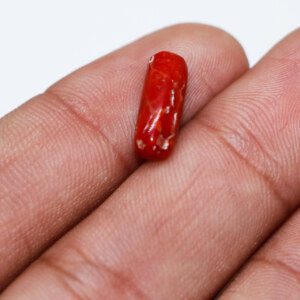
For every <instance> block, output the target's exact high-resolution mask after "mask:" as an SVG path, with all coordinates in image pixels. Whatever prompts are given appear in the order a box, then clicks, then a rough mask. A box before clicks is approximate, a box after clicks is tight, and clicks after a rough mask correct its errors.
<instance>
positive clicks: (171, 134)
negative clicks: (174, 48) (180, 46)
mask: <svg viewBox="0 0 300 300" xmlns="http://www.w3.org/2000/svg"><path fill="white" fill-rule="evenodd" d="M187 75H188V72H187V66H186V63H185V60H184V59H183V58H182V57H181V56H179V55H177V54H174V53H171V52H167V51H162V52H159V53H157V54H155V55H153V56H152V57H151V58H150V60H149V67H148V71H147V75H146V79H145V83H144V90H143V95H142V100H141V105H140V111H139V116H138V120H137V126H136V134H135V148H136V152H137V154H138V155H139V156H140V157H142V158H144V159H149V160H159V159H164V158H167V157H168V156H169V155H170V154H171V151H172V149H173V147H174V144H175V140H176V136H177V133H178V128H179V123H180V119H181V115H182V108H183V102H184V96H185V90H186V84H187Z"/></svg>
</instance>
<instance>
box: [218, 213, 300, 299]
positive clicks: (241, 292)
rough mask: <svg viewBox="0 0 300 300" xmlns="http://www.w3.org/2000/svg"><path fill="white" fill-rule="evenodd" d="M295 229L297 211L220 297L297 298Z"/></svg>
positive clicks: (299, 240) (299, 255)
mask: <svg viewBox="0 0 300 300" xmlns="http://www.w3.org/2000/svg"><path fill="white" fill-rule="evenodd" d="M299 230H300V211H297V213H295V215H294V216H293V217H292V218H291V219H289V221H288V222H286V224H284V226H283V227H282V228H281V229H280V230H279V232H277V233H276V235H275V236H273V237H272V238H271V239H270V240H269V241H268V242H267V244H266V245H265V246H264V247H263V249H261V250H260V251H259V252H258V253H257V254H256V255H255V256H254V257H253V258H252V259H251V260H250V262H249V263H248V264H247V266H246V267H245V268H244V269H243V271H242V272H241V273H240V274H239V275H238V276H237V278H236V279H235V280H234V281H233V282H232V283H231V284H230V285H229V286H228V287H227V288H226V289H225V290H224V293H223V294H222V295H221V296H220V299H222V300H225V299H231V300H234V299H244V300H247V299H257V300H260V299H291V300H292V299H295V300H296V299H299V295H300V276H299V271H300V251H299V249H300V235H299Z"/></svg>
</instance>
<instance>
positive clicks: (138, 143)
mask: <svg viewBox="0 0 300 300" xmlns="http://www.w3.org/2000/svg"><path fill="white" fill-rule="evenodd" d="M136 145H137V147H138V148H139V149H140V150H144V149H145V147H146V145H145V144H144V142H143V141H142V140H136Z"/></svg>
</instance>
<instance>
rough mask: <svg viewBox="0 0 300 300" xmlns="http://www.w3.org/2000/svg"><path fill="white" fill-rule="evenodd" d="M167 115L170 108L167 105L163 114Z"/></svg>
mask: <svg viewBox="0 0 300 300" xmlns="http://www.w3.org/2000/svg"><path fill="white" fill-rule="evenodd" d="M168 113H170V106H169V105H168V106H166V108H165V114H168Z"/></svg>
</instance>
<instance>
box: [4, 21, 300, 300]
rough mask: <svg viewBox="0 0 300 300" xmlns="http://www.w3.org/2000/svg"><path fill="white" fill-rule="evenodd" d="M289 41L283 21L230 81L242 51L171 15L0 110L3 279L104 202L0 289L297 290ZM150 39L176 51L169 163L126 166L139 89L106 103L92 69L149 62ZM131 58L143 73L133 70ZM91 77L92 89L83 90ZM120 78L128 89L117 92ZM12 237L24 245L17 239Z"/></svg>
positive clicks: (249, 294)
mask: <svg viewBox="0 0 300 300" xmlns="http://www.w3.org/2000/svg"><path fill="white" fill-rule="evenodd" d="M175 32H176V34H172V33H175ZM170 36H172V37H173V38H172V39H171V40H170V39H166V37H170ZM214 36H215V37H214ZM166 40H167V41H166ZM299 40H300V31H296V32H294V33H292V34H291V35H290V36H288V37H287V38H285V39H284V40H283V41H282V42H280V43H279V44H278V45H277V46H275V47H274V49H272V50H271V51H270V52H269V53H268V54H267V55H266V56H265V57H264V58H263V59H262V60H261V61H260V62H259V63H258V64H257V65H256V66H255V67H254V68H253V69H251V70H250V71H248V72H247V73H246V74H244V75H243V76H242V77H241V78H240V79H238V77H240V76H241V75H242V74H243V73H244V72H245V71H246V68H247V63H246V60H245V57H244V54H243V52H242V50H241V48H240V47H239V46H238V44H237V43H236V42H235V41H234V40H233V39H232V38H230V37H229V36H228V35H226V34H224V33H223V32H221V31H219V30H216V29H213V28H210V27H205V26H204V27H203V26H199V25H180V26H177V27H171V28H168V29H165V30H163V31H160V32H158V33H155V34H154V35H151V36H149V37H146V38H144V39H142V40H140V41H138V42H136V43H135V44H132V45H130V46H128V47H127V48H124V49H122V50H119V51H118V52H115V53H114V54H111V55H110V56H107V57H104V58H102V60H100V62H96V63H94V64H92V65H90V66H88V67H85V68H83V69H81V70H79V71H78V72H77V73H75V74H73V75H71V76H70V77H67V78H66V79H64V80H63V81H61V82H60V83H58V84H56V85H55V86H54V87H52V88H51V89H50V92H47V94H46V96H45V95H43V96H40V97H39V98H38V99H36V100H33V101H31V103H29V104H27V105H25V106H23V107H21V108H20V109H19V110H17V111H16V112H14V113H12V114H11V115H8V116H7V117H6V118H4V119H3V120H2V121H1V122H2V123H1V124H0V133H1V134H2V132H3V134H4V139H3V140H1V147H0V149H3V150H1V151H2V152H1V156H0V157H4V160H3V161H4V163H3V165H1V166H3V168H1V173H0V174H1V175H0V176H2V177H1V180H0V184H3V186H1V189H0V191H1V192H0V193H3V195H2V194H1V197H0V199H1V202H0V203H1V205H2V207H1V210H0V211H1V220H4V221H6V220H8V221H10V222H3V224H5V226H6V227H5V228H6V229H5V230H3V229H2V228H3V226H0V228H1V229H2V230H3V233H1V235H0V238H1V239H2V242H1V243H0V245H2V244H3V243H4V242H5V245H6V247H2V248H0V249H1V252H0V259H2V261H1V266H2V265H3V266H4V269H2V270H1V272H2V275H1V276H2V277H1V280H2V281H1V282H3V286H4V285H5V284H6V283H7V282H8V281H9V280H11V279H12V278H13V277H14V276H15V274H17V273H18V271H19V270H20V269H21V268H22V267H24V266H25V265H26V263H28V262H29V261H30V260H32V259H33V258H34V257H35V256H36V255H37V254H38V253H40V252H41V251H42V250H43V249H45V248H46V247H47V245H49V243H50V242H51V241H53V240H54V239H56V238H57V237H58V236H60V235H62V233H63V232H65V231H66V230H67V229H69V228H70V227H71V225H72V224H74V223H75V222H76V221H78V220H79V219H80V218H82V217H83V216H84V215H85V214H86V213H87V211H90V210H91V209H92V208H93V207H95V206H96V205H98V204H99V203H100V202H103V201H104V199H105V202H103V204H102V205H100V206H99V207H98V208H97V209H95V211H94V212H93V213H92V214H91V215H89V216H88V217H86V218H85V220H83V221H82V222H81V223H80V224H79V225H78V226H76V227H75V228H73V229H72V230H70V231H69V232H68V233H67V234H66V235H65V236H64V237H62V238H61V239H60V241H58V242H57V243H56V244H55V245H53V246H52V247H50V248H49V250H47V251H46V252H45V253H44V254H43V255H42V256H41V257H40V258H38V259H37V260H36V261H35V263H33V264H32V265H31V266H30V267H29V268H28V269H27V270H26V271H25V272H24V273H23V274H21V275H20V276H19V277H18V278H17V279H15V280H14V282H13V283H12V284H11V285H10V286H9V287H8V288H7V289H6V290H5V291H4V293H3V295H2V298H1V300H2V299H5V300H6V299H14V300H16V299H17V300H18V299H31V300H35V299H45V300H47V299H56V298H57V299H67V300H68V299H209V298H211V297H213V296H215V295H217V294H218V293H219V294H218V297H221V298H222V297H224V298H225V299H244V298H245V299H266V298H267V299H268V297H269V298H270V299H287V298H288V299H296V295H298V292H299V276H298V271H299V259H298V256H299V255H298V252H299V251H297V249H299V247H300V245H299V243H300V241H299V238H298V235H297V232H299V230H297V228H298V227H299V224H300V223H299V214H298V213H297V212H296V213H295V214H294V215H293V218H292V219H291V220H289V221H287V219H288V217H289V216H290V215H291V214H292V212H294V211H296V210H297V207H298V204H299V198H300V197H299V196H300V195H299V193H300V190H299V186H300V175H299V171H298V170H299V167H300V151H299V150H300V139H299V137H300V136H299V129H300V101H299V95H300V87H299V81H300V68H299V59H300V56H299V53H300V44H299ZM159 42H160V43H166V42H167V43H170V44H169V46H168V47H167V48H168V50H170V51H174V52H176V53H179V54H181V55H183V56H184V57H186V58H187V64H188V66H189V70H190V81H189V86H188V91H187V97H186V101H187V102H186V106H185V109H184V114H183V122H184V124H183V126H182V129H181V131H180V134H179V137H178V141H177V142H178V144H177V147H176V148H175V149H174V153H173V154H172V156H171V157H170V158H169V159H168V160H166V161H162V162H157V163H144V164H143V165H140V166H139V167H138V165H139V162H138V161H137V160H136V159H135V157H134V154H133V152H132V150H130V149H132V146H133V145H130V143H128V141H132V136H133V134H134V121H135V118H136V115H137V111H135V112H133V111H132V107H135V105H134V103H138V101H139V97H138V96H137V97H136V99H135V98H134V97H133V96H134V95H133V94H131V93H136V94H137V95H138V94H139V92H140V91H136V90H138V85H139V84H140V81H139V80H136V81H134V80H128V82H129V83H130V84H132V86H131V85H130V86H128V82H127V84H126V85H124V88H123V89H122V88H120V92H122V93H120V95H119V97H116V98H113V99H116V101H120V103H119V105H116V107H117V108H115V103H113V105H114V110H112V107H111V105H112V103H111V100H112V99H111V98H109V97H108V96H107V93H106V92H105V91H107V90H106V89H105V86H106V87H107V86H111V85H112V84H111V85H109V84H107V83H106V84H104V87H103V88H102V89H100V88H99V86H98V85H99V78H102V77H101V76H100V75H101V74H102V72H103V73H104V74H105V76H104V77H105V78H106V79H105V80H108V79H107V78H111V77H112V79H111V80H116V79H115V78H116V76H111V77H109V76H108V74H107V73H108V72H109V71H110V70H112V71H111V72H112V73H113V74H115V73H116V70H123V72H126V66H127V64H126V63H125V66H123V68H121V67H120V66H122V64H120V62H118V60H117V58H118V57H119V59H121V60H122V61H123V60H125V62H127V63H128V64H129V65H130V68H131V69H132V64H133V63H134V61H136V60H135V59H133V57H136V56H137V54H138V53H142V57H141V58H142V59H143V60H145V59H147V57H149V56H150V55H149V53H148V52H147V51H149V48H151V47H152V49H151V52H155V50H159V49H155V50H153V46H151V47H150V45H156V46H157V47H158V48H161V49H162V48H164V49H165V48H166V46H164V47H162V46H163V45H158V43H159ZM218 43H219V44H218ZM187 44H188V45H189V46H187ZM217 44H218V45H217ZM177 47H178V48H177ZM180 47H184V48H180ZM198 47H199V48H198ZM203 47H204V48H203ZM206 47H209V50H207V48H206ZM201 49H202V52H201ZM203 49H206V50H205V51H204V50H203ZM141 50H144V51H141ZM120 51H121V54H120ZM122 51H123V52H122ZM184 51H187V52H186V53H183V52H184ZM188 51H191V52H188ZM199 51H200V52H199ZM220 51H221V52H220ZM180 52H182V53H180ZM188 53H189V55H188ZM201 53H202V55H201ZM151 54H152V53H151ZM213 54H214V55H215V56H213V57H212V56H211V55H213ZM140 55H141V54H140ZM124 57H126V59H125V58H124ZM130 58H131V59H130ZM204 58H205V59H204ZM208 61H209V63H208ZM138 62H139V61H138ZM137 65H138V66H137V70H140V71H139V72H138V71H137V74H136V77H137V78H139V76H140V77H142V74H143V72H144V71H145V70H142V68H141V66H140V64H139V63H137ZM141 65H142V66H144V64H141ZM114 66H115V68H116V69H114V68H113V67H114ZM209 66H210V67H209ZM139 68H140V69H139ZM203 68H207V69H205V71H204V72H203V70H204V69H203ZM103 70H104V71H103ZM105 70H107V71H106V72H105ZM201 70H202V71H201ZM94 72H95V73H94ZM99 72H100V73H99ZM133 73H134V72H133ZM138 74H139V76H138ZM204 74H205V76H208V77H204ZM104 77H103V78H104ZM121 78H123V77H122V76H121V75H120V77H119V80H121ZM208 78H209V79H208ZM90 80H94V81H93V82H94V84H95V83H97V85H95V86H97V87H98V88H99V90H98V89H96V91H98V93H97V92H96V91H94V92H91V90H92V89H91V86H92V85H91V83H90ZM234 80H236V81H235V82H234V83H232V81H234ZM87 82H89V83H87ZM100 82H101V80H100ZM230 83H232V84H231V85H230V86H228V85H229V84H230ZM120 86H122V84H120V82H118V80H116V82H115V87H120ZM226 86H228V87H227V88H226V89H225V90H224V88H225V87H226ZM126 88H128V93H129V94H128V95H129V96H130V97H128V99H127V98H126V99H127V101H124V98H123V101H121V100H120V99H119V98H120V97H121V96H122V97H125V96H124V95H126V93H125V92H126ZM131 89H132V90H133V91H131ZM140 89H141V86H140ZM117 90H118V89H116V90H114V89H112V91H114V93H116V91H117ZM221 90H224V91H223V92H221ZM99 91H100V92H99ZM134 91H136V92H134ZM201 91H202V92H201ZM74 93H76V95H75V94H74ZM124 93H125V94H124ZM216 94H218V95H216ZM105 96H106V97H105ZM45 97H46V100H45ZM52 98H53V99H54V100H50V99H52ZM133 98H134V99H133ZM78 99H79V100H78ZM82 99H85V100H82ZM89 99H90V100H89ZM108 100H110V101H108ZM209 100H210V101H209ZM52 101H53V103H52ZM82 101H83V102H82ZM130 101H132V102H131V103H128V102H130ZM49 102H50V104H51V105H52V106H51V109H52V110H53V112H52V110H50V111H51V112H52V113H53V115H51V114H50V117H49V111H47V114H46V113H45V109H50V108H48V106H47V105H49ZM83 103H84V104H83ZM124 103H125V104H126V107H127V104H128V107H127V109H128V111H127V110H126V107H122V104H123V105H124ZM205 104H206V106H205V107H204V105H205ZM60 105H61V106H60ZM94 105H95V106H96V107H94ZM91 106H93V108H91ZM106 106H107V108H106ZM203 107H204V108H203ZM62 108H64V109H62ZM122 108H123V109H124V110H122ZM201 108H203V109H201ZM115 109H120V114H119V115H118V116H119V117H120V118H121V119H120V124H118V122H116V120H119V119H118V118H117V119H116V118H115V114H116V113H117V112H116V111H115ZM35 110H36V111H35ZM34 111H35V112H36V114H33V116H34V117H32V113H33V112H34ZM124 111H127V114H124ZM43 112H44V114H43ZM54 112H55V113H56V114H57V116H56V114H54ZM97 113H99V114H100V115H101V117H100V115H99V116H98V117H95V116H97ZM112 113H113V114H114V117H113V116H112V115H111V114H112ZM46 115H47V118H46ZM29 116H31V117H29ZM55 116H56V119H55ZM51 117H52V118H51ZM123 118H124V119H123ZM51 120H52V121H51ZM99 120H101V122H103V120H105V122H106V123H105V124H107V125H105V126H101V124H103V123H97V122H100V121H99ZM33 121H34V122H33ZM46 121H47V123H45V125H44V127H43V126H42V124H44V123H43V122H46ZM58 121H60V122H62V123H58ZM35 122H36V123H35ZM49 122H50V123H49ZM107 122H108V123H107ZM109 122H111V124H110V123H109ZM57 123H58V124H57ZM63 124H65V125H64V126H65V127H64V126H62V125H63ZM46 125H47V126H46ZM118 125H119V127H118ZM22 126H23V127H22ZM30 126H35V127H34V128H40V127H42V129H39V130H41V131H42V132H40V131H38V132H36V131H34V130H33V129H32V128H31V130H29V129H28V130H29V131H28V136H26V135H24V128H28V127H30ZM49 126H50V128H52V130H50V129H49ZM55 126H56V127H55ZM4 128H5V130H4ZM53 128H54V129H53ZM100 128H101V130H99V129H100ZM55 129H56V131H55ZM95 129H96V130H95ZM106 129H107V130H108V129H109V130H110V132H109V135H108V133H107V132H106V131H105V130H106ZM8 130H9V132H8V133H7V131H8ZM57 130H59V131H58V132H57ZM72 130H73V131H72ZM114 130H115V132H114ZM124 130H128V132H124ZM53 132H55V134H54V133H53ZM99 132H100V134H99ZM21 133H22V136H21ZM58 133H59V134H58ZM1 134H0V135H1ZM5 134H6V135H5ZM43 134H44V135H43ZM51 134H53V136H52V135H51ZM99 135H100V137H99ZM21 137H22V139H21ZM130 137H131V139H130ZM51 138H52V140H51ZM18 139H21V140H18ZM26 139H27V140H26ZM104 141H105V142H104ZM107 141H110V142H109V143H108V142H107ZM84 142H86V143H88V144H85V143H84ZM127 143H128V144H127ZM75 145H77V147H75ZM26 146H27V147H29V146H30V151H29V150H28V148H26ZM8 149H9V150H8ZM41 149H43V151H45V152H43V151H41ZM116 149H118V151H116ZM26 150H27V151H26ZM34 150H35V151H36V152H34ZM77 151H78V152H77ZM84 151H86V152H84ZM41 152H42V153H41ZM116 153H118V155H116ZM87 154H88V155H87ZM113 154H114V155H113ZM109 155H110V156H109ZM126 155H127V156H126ZM45 157H47V160H46V159H45ZM120 157H123V159H122V158H121V159H120ZM30 158H31V161H30ZM32 162H35V163H36V164H33V163H32ZM121 162H123V163H124V162H126V163H127V165H126V167H125V163H124V164H123V165H122V163H121ZM1 163H2V161H1ZM59 163H60V164H59ZM25 167H26V168H25ZM2 170H4V171H2ZM133 171H134V172H133ZM22 172H23V173H22ZM26 172H27V173H26ZM35 172H38V173H37V174H36V175H35V176H34V174H35ZM130 173H131V174H130ZM25 174H28V175H31V176H30V179H28V177H25ZM120 174H121V175H120ZM8 176H11V177H12V176H13V179H14V184H9V182H10V181H9V180H8V179H7V178H9V177H8ZM101 176H103V177H101ZM125 178H126V180H125ZM104 179H105V180H104ZM26 180H27V181H29V180H31V181H30V184H29V185H25V184H28V182H26ZM34 180H36V181H34ZM122 181H123V182H122ZM121 182H122V184H121ZM39 183H41V185H39ZM79 183H80V184H79ZM117 186H118V188H117V189H116V187H117ZM22 187H23V190H21V188H22ZM25 188H27V190H26V189H25ZM3 189H4V191H5V192H3ZM113 189H115V191H114V192H113V193H112V190H113ZM21 191H23V192H22V194H21ZM24 191H26V192H24ZM17 193H19V194H18V197H17V196H16V195H17ZM20 194H21V195H22V196H23V198H22V197H21V198H20ZM108 195H110V196H108ZM5 197H6V198H5ZM2 199H4V200H5V201H4V200H3V201H2ZM16 201H17V203H16ZM18 203H19V205H18ZM25 203H26V205H25ZM12 215H14V218H16V219H14V218H13V217H12ZM54 220H55V222H54ZM285 221H286V222H287V223H286V224H284V225H283V227H282V229H281V230H280V231H278V233H275V234H274V235H272V234H273V233H274V232H275V230H276V229H278V227H279V226H280V225H281V224H283V223H284V222H285ZM20 223H22V225H19V224H20ZM1 229H0V230H1ZM25 233H26V234H27V238H26V239H25V238H22V239H21V238H20V237H21V236H22V234H23V235H24V234H25ZM18 234H19V235H18ZM3 236H4V237H3ZM33 237H35V238H34V239H33ZM268 238H269V241H268V242H267V243H266V244H265V246H264V247H263V248H262V249H260V250H258V248H259V246H260V245H262V244H263V243H264V242H265V241H266V240H267V239H268ZM28 241H29V242H28ZM33 242H34V247H33V245H32V244H30V243H33ZM24 245H26V247H27V248H25V249H27V250H30V251H27V252H26V251H25V252H24V251H22V249H24ZM6 248H8V249H9V250H10V251H8V250H6ZM256 250H258V252H257V254H255V255H254V256H252V254H253V253H254V252H255V251H256ZM9 259H11V260H10V261H8V260H9ZM247 260H248V263H247V264H246V265H245V262H246V261H247ZM270 262H271V263H270ZM3 270H4V271H3ZM237 271H239V273H238V275H237V276H236V279H235V280H234V281H232V282H231V283H230V284H229V285H228V286H227V287H225V288H224V285H225V284H226V283H228V282H229V281H230V280H232V278H233V277H234V275H235V274H236V272H237ZM7 278H10V279H7ZM258 282H260V285H258ZM274 283H275V284H274ZM283 283H286V284H285V289H284V288H283V287H284V286H283ZM222 288H224V289H223V291H222V293H220V290H221V289H222Z"/></svg>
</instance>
